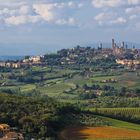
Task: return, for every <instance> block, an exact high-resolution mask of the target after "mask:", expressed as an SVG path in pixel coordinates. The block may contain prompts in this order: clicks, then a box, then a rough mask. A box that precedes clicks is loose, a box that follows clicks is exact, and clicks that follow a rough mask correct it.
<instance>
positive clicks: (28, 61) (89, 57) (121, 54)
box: [0, 39, 140, 69]
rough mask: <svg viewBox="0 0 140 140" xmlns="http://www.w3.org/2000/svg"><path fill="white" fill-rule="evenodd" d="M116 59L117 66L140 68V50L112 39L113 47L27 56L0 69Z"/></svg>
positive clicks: (66, 50) (2, 63)
mask: <svg viewBox="0 0 140 140" xmlns="http://www.w3.org/2000/svg"><path fill="white" fill-rule="evenodd" d="M110 57H114V59H115V61H116V64H120V65H124V66H127V67H129V68H132V69H139V68H140V49H136V48H135V46H133V47H132V48H128V45H127V44H125V43H124V42H122V43H121V45H120V44H117V43H116V42H115V40H114V39H112V47H110V48H104V47H103V44H102V43H100V45H99V46H98V47H97V48H92V47H81V46H77V47H75V48H72V49H62V50H60V51H58V52H57V53H56V54H46V55H42V56H26V57H25V58H24V59H23V60H20V61H10V60H9V61H6V62H5V61H1V62H0V67H7V68H21V67H27V66H33V65H50V64H58V65H74V64H84V63H86V64H92V62H94V61H95V60H101V59H104V58H110Z"/></svg>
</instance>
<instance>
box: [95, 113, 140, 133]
mask: <svg viewBox="0 0 140 140" xmlns="http://www.w3.org/2000/svg"><path fill="white" fill-rule="evenodd" d="M96 116H98V115H96ZM98 117H99V118H102V119H103V120H106V121H109V122H111V123H112V126H114V127H119V128H127V129H133V130H139V131H140V125H139V124H134V123H129V122H125V121H120V120H116V119H111V118H108V117H102V116H98Z"/></svg>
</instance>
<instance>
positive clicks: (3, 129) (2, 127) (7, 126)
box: [0, 124, 10, 137]
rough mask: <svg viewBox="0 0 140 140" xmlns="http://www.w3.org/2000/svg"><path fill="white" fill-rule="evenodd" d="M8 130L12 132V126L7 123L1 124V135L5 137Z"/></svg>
mask: <svg viewBox="0 0 140 140" xmlns="http://www.w3.org/2000/svg"><path fill="white" fill-rule="evenodd" d="M8 132H10V126H9V125H7V124H0V137H3V136H4V135H5V134H6V133H8Z"/></svg>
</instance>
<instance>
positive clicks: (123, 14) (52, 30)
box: [0, 0, 140, 55]
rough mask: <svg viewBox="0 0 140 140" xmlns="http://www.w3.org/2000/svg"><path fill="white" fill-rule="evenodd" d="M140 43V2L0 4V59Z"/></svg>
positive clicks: (18, 0)
mask: <svg viewBox="0 0 140 140" xmlns="http://www.w3.org/2000/svg"><path fill="white" fill-rule="evenodd" d="M112 38H116V40H117V41H122V40H123V41H129V42H135V43H140V40H139V38H140V0H0V55H21V54H23V55H26V54H42V53H43V54H44V53H47V52H49V51H56V50H57V49H60V48H67V47H73V46H76V45H78V44H92V43H96V42H101V41H102V42H110V41H111V39H112Z"/></svg>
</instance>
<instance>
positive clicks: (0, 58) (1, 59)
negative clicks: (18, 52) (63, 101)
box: [0, 56, 24, 61]
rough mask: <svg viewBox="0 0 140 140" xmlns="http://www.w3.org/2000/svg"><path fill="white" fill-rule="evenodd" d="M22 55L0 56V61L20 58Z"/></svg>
mask: <svg viewBox="0 0 140 140" xmlns="http://www.w3.org/2000/svg"><path fill="white" fill-rule="evenodd" d="M23 58H24V56H0V61H6V60H14V61H16V60H21V59H23Z"/></svg>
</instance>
